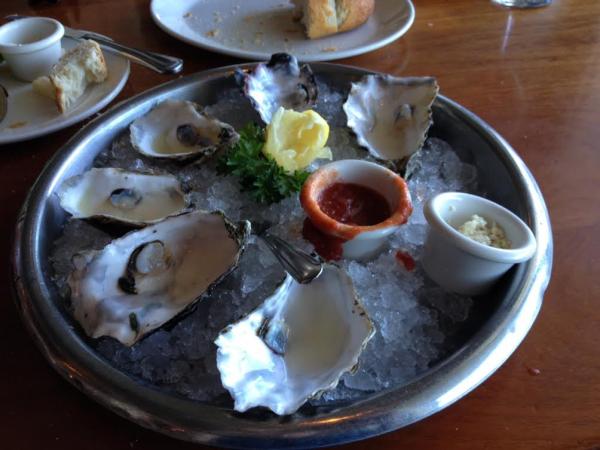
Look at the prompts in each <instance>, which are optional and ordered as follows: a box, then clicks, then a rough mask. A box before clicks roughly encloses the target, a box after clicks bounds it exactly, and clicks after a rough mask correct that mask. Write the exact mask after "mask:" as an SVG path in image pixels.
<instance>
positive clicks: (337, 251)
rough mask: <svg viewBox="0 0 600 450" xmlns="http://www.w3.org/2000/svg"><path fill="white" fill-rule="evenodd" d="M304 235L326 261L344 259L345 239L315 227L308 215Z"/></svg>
mask: <svg viewBox="0 0 600 450" xmlns="http://www.w3.org/2000/svg"><path fill="white" fill-rule="evenodd" d="M302 236H303V237H304V239H306V240H307V241H308V242H310V243H311V244H312V245H313V246H314V247H315V251H316V252H317V253H318V254H319V255H320V256H321V257H322V258H323V259H325V260H326V261H338V260H340V259H342V253H343V248H342V244H343V243H344V242H345V241H344V240H343V239H340V238H336V237H333V236H328V235H326V234H325V233H323V232H322V231H321V230H319V229H318V228H317V227H315V226H314V225H313V223H312V222H311V220H310V219H309V218H308V217H307V218H306V219H304V225H303V226H302Z"/></svg>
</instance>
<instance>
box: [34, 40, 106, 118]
mask: <svg viewBox="0 0 600 450" xmlns="http://www.w3.org/2000/svg"><path fill="white" fill-rule="evenodd" d="M107 76H108V69H107V67H106V62H105V61H104V55H103V54H102V50H101V49H100V46H99V45H98V43H97V42H94V41H92V40H84V41H82V42H81V43H80V44H79V45H77V47H74V48H72V49H71V50H69V51H68V52H67V53H65V54H64V55H63V56H62V57H61V58H60V60H59V61H58V63H57V64H56V65H55V66H54V67H53V68H52V71H51V72H50V75H48V76H44V77H39V78H37V79H36V80H34V81H33V90H34V91H36V92H37V93H39V94H41V95H45V96H47V97H50V98H53V99H54V100H55V102H56V106H57V107H58V110H59V111H60V112H61V113H64V112H66V111H67V110H68V109H69V108H70V107H71V106H72V105H73V104H74V103H75V101H76V100H77V99H78V98H79V97H81V95H82V94H83V93H84V91H85V89H86V87H87V86H88V85H89V84H91V83H101V82H103V81H104V80H106V78H107Z"/></svg>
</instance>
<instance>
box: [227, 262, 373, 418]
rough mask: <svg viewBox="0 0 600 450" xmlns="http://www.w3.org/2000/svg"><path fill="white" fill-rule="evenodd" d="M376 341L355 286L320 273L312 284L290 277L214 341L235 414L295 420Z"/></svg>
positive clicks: (327, 269)
mask: <svg viewBox="0 0 600 450" xmlns="http://www.w3.org/2000/svg"><path fill="white" fill-rule="evenodd" d="M373 334H374V328H373V324H372V323H371V320H370V319H369V317H368V316H367V313H366V312H365V310H364V309H363V307H362V306H361V305H360V302H359V300H358V298H357V297H356V293H355V291H354V288H353V285H352V280H351V279H350V277H349V276H348V275H347V274H346V273H345V272H344V271H343V270H342V269H340V268H339V267H337V266H334V265H329V264H327V265H325V266H324V269H323V273H322V274H321V275H320V276H319V277H318V278H316V279H315V280H313V281H312V282H311V283H310V284H299V283H297V282H296V281H294V280H293V279H292V277H291V276H289V275H288V276H287V277H286V279H285V280H284V282H283V284H282V285H281V286H280V287H279V288H277V290H276V291H275V293H273V294H272V295H271V296H270V297H269V298H267V299H266V300H265V302H264V303H263V304H262V305H261V306H259V307H258V308H257V309H256V310H254V311H253V312H252V313H250V314H249V315H248V316H247V317H245V318H244V319H242V320H240V321H239V322H237V323H235V324H232V325H229V326H228V327H226V328H225V329H224V330H223V331H222V332H221V333H220V334H219V336H218V337H217V339H216V340H215V344H216V345H217V347H218V350H217V367H218V369H219V372H220V374H221V382H222V384H223V386H224V387H225V388H226V389H227V390H228V391H229V393H230V394H231V396H232V397H233V399H234V401H235V410H236V411H241V412H243V411H246V410H247V409H249V408H252V407H255V406H265V407H267V408H269V409H271V410H272V411H273V412H275V413H276V414H280V415H284V414H292V413H293V412H295V411H296V410H297V409H298V408H299V407H300V406H302V404H303V403H304V402H305V401H306V400H307V399H309V398H310V397H314V396H317V395H319V394H320V393H321V392H322V391H325V390H327V389H331V388H334V387H335V386H336V385H337V384H338V381H339V379H340V377H341V376H342V375H343V374H344V373H345V372H347V371H353V370H355V368H356V366H357V364H358V358H359V355H360V353H361V352H362V350H363V349H364V347H365V346H366V344H367V342H368V341H369V339H370V338H371V337H372V336H373Z"/></svg>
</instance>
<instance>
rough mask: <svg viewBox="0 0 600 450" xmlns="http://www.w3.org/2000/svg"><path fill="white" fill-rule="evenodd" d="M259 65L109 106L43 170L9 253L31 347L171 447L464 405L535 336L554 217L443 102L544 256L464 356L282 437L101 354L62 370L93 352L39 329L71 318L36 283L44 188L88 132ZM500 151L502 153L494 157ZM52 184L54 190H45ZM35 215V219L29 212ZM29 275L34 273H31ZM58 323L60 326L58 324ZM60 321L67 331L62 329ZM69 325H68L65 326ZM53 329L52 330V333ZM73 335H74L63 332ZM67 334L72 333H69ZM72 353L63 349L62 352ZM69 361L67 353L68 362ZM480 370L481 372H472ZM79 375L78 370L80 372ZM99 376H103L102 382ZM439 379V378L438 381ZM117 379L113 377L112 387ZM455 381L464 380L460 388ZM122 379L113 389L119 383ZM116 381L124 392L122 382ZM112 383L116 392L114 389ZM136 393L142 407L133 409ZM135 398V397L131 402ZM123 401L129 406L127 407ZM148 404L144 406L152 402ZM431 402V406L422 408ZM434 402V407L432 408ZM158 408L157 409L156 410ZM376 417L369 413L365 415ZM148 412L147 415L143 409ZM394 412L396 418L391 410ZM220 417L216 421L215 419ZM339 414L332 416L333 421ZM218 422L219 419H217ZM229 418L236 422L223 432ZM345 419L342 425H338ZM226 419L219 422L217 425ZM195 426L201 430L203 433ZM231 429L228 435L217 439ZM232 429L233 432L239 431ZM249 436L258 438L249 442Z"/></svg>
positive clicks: (319, 437)
mask: <svg viewBox="0 0 600 450" xmlns="http://www.w3.org/2000/svg"><path fill="white" fill-rule="evenodd" d="M253 66H254V64H244V65H233V66H227V67H221V68H217V69H212V70H209V71H205V72H200V73H197V74H194V75H190V76H187V77H182V78H179V79H176V80H172V81H170V82H167V83H165V84H163V85H160V86H157V87H154V88H152V89H150V90H148V91H145V92H142V93H140V94H138V95H136V96H134V97H132V98H130V99H128V100H127V101H124V102H121V103H120V104H118V105H115V106H114V107H112V108H111V109H110V110H109V111H108V112H106V113H105V114H103V115H102V116H100V117H98V118H95V119H94V120H93V121H91V122H90V123H88V124H87V125H86V126H85V127H83V128H82V129H81V130H80V131H79V132H78V133H76V134H75V135H74V136H73V137H72V138H71V140H69V142H67V143H66V144H65V145H64V146H63V147H62V148H61V149H60V150H59V151H58V152H57V153H56V154H55V155H54V156H53V157H52V159H51V160H50V161H49V162H48V163H47V165H46V167H45V168H44V169H43V171H42V173H41V175H40V176H39V178H38V180H37V181H36V183H35V185H34V186H33V188H32V189H31V191H30V193H29V195H28V197H27V200H26V202H25V204H24V205H23V209H22V211H21V214H20V215H19V218H18V221H17V226H16V231H15V241H14V242H15V244H14V248H13V253H12V255H11V256H12V270H13V277H14V281H15V283H14V288H15V294H16V295H15V300H16V303H17V308H18V310H19V312H20V314H21V316H22V320H23V321H24V323H25V324H26V326H27V328H28V330H29V332H30V333H31V335H32V336H33V337H34V341H35V342H36V344H37V345H38V347H39V348H40V350H41V351H42V353H43V355H44V357H45V358H46V359H47V360H48V361H49V362H50V364H51V366H52V367H53V368H54V369H55V370H57V371H58V372H59V373H60V374H61V375H62V376H63V377H65V378H66V379H67V380H68V381H69V382H70V383H71V384H73V385H75V386H76V387H77V388H78V389H80V390H82V391H83V392H84V393H86V394H87V395H88V396H90V397H91V398H92V399H94V400H96V401H97V402H99V403H100V404H102V405H104V406H105V407H107V408H108V409H110V410H112V411H113V412H115V413H117V414H119V415H120V416H123V417H125V418H128V419H129V420H132V421H133V422H135V423H137V424H139V425H142V426H144V427H146V428H150V429H153V430H155V431H159V432H162V433H163V434H167V435H170V436H172V437H175V438H179V439H185V440H190V441H194V442H199V443H204V444H211V445H221V446H228V447H235V448H254V447H258V446H264V445H269V446H276V447H287V448H306V447H321V446H327V445H334V444H340V443H347V442H352V441H356V440H360V439H366V438H370V437H374V436H376V435H379V434H382V433H385V432H389V431H392V430H395V429H398V428H402V427H404V426H406V425H409V424H411V423H414V422H416V421H418V420H421V419H423V418H425V417H427V416H429V415H431V414H433V413H435V412H437V411H439V410H441V409H443V408H445V407H447V406H449V405H450V404H452V403H454V402H455V401H457V400H458V399H460V398H462V397H463V396H464V395H466V394H467V393H468V392H470V391H471V390H473V389H474V388H475V387H477V386H478V385H479V384H481V383H482V382H483V381H485V380H486V379H487V378H488V377H489V376H490V375H491V374H492V373H494V372H495V371H496V369H497V368H498V367H499V366H500V365H502V364H503V363H504V362H505V361H506V359H508V357H509V356H510V355H511V354H512V353H513V352H514V350H516V348H517V347H518V345H519V344H520V343H521V341H522V340H523V338H524V337H525V335H526V334H527V332H528V331H529V329H530V328H531V326H532V324H533V322H534V320H535V318H536V316H537V314H538V312H539V309H540V307H541V305H542V300H543V293H544V291H545V288H546V286H547V284H548V282H549V278H550V272H551V267H552V234H551V229H550V222H549V217H548V211H547V208H546V205H545V202H544V200H543V197H542V195H541V192H540V190H539V187H538V185H537V183H536V182H535V180H534V178H533V176H532V175H531V172H530V171H529V169H528V168H527V167H526V165H525V163H524V162H523V161H522V160H521V159H520V158H519V156H518V155H517V154H516V152H515V151H514V150H513V149H512V147H510V145H509V144H508V143H507V142H506V141H505V140H504V138H502V137H501V136H500V135H499V134H498V133H497V132H495V131H494V130H493V129H492V128H491V127H490V126H489V125H488V124H487V123H485V122H484V121H483V120H482V119H480V118H479V117H477V116H475V114H473V113H472V112H470V111H469V110H467V109H466V108H464V107H462V106H461V105H459V104H458V103H456V102H454V101H452V100H450V99H448V98H446V97H444V96H439V104H440V105H441V106H442V107H447V108H450V110H451V111H452V112H453V113H454V114H456V115H457V116H460V117H461V118H462V119H464V120H465V121H467V122H468V123H469V124H470V125H471V126H473V127H476V128H477V129H479V130H482V131H483V132H485V133H487V136H486V138H487V139H489V140H491V141H493V142H494V143H495V144H496V145H497V146H500V147H502V153H501V156H500V157H501V158H502V159H503V160H504V161H505V162H506V163H507V164H510V165H512V166H514V167H513V169H515V170H517V171H518V175H519V176H520V177H522V180H521V181H522V182H523V183H524V184H525V186H526V188H527V191H526V192H524V193H523V194H524V195H525V198H524V201H525V203H526V204H527V205H528V208H527V209H528V210H529V211H528V212H529V213H531V214H532V219H533V221H532V223H531V226H532V228H533V231H534V233H535V234H536V237H537V238H538V249H537V250H536V254H535V255H534V257H533V258H532V259H531V260H530V261H529V262H528V263H527V264H525V265H524V266H523V267H522V269H523V270H524V271H525V272H526V274H528V277H525V276H524V277H523V280H525V281H527V280H528V281H527V283H525V281H523V282H521V283H519V285H518V286H517V287H515V290H516V291H518V292H517V293H516V294H518V295H516V294H515V295H516V297H515V300H514V302H513V303H511V304H508V305H504V304H503V305H502V307H501V308H499V309H498V310H497V311H496V312H495V313H494V315H493V317H495V316H498V317H500V318H501V319H502V321H501V324H500V325H497V324H496V325H494V326H492V325H493V322H494V321H493V320H492V319H490V320H489V321H488V323H486V324H485V325H484V326H483V327H482V328H481V329H480V330H478V331H477V332H476V334H475V335H474V336H473V337H472V338H471V341H470V343H473V342H475V343H477V344H478V345H475V344H472V345H470V346H467V347H466V348H465V347H463V348H461V349H460V350H459V351H458V352H456V353H454V354H453V355H452V356H450V357H449V358H447V359H446V360H445V361H444V362H443V363H441V364H440V365H438V366H434V367H433V368H432V369H430V370H429V371H427V372H425V373H424V374H422V375H421V376H420V377H419V378H416V379H415V380H413V381H412V382H411V383H409V384H408V385H405V386H403V387H402V388H394V389H389V390H385V391H380V392H378V393H377V394H375V395H374V396H373V398H368V399H366V400H363V401H360V402H358V403H355V404H352V405H350V406H348V407H347V408H345V409H344V410H343V414H342V416H338V419H339V421H337V422H336V423H335V426H334V427H327V426H325V425H326V424H327V422H326V421H327V419H328V418H319V417H312V418H307V419H303V420H300V419H297V420H296V421H291V422H286V423H288V424H291V425H292V426H291V427H287V428H285V429H284V428H283V427H284V426H285V424H280V423H276V424H273V423H272V422H268V423H265V422H256V421H252V420H249V419H248V417H247V416H244V415H240V414H237V413H234V412H232V411H229V410H224V409H223V408H218V407H215V406H211V405H206V404H202V403H199V402H195V401H193V400H189V399H183V398H179V397H177V396H175V395H173V394H167V393H165V392H159V391H157V390H156V389H153V388H151V387H149V386H143V385H141V384H139V383H137V382H136V381H135V380H134V379H133V378H130V377H129V376H127V375H126V374H124V373H123V372H120V371H119V370H118V369H116V368H114V367H113V366H111V365H110V364H109V363H108V361H105V360H103V359H102V358H101V356H100V355H99V354H97V353H95V352H91V353H94V354H93V360H92V361H91V362H92V363H93V364H92V365H93V367H92V368H91V369H90V368H89V367H83V368H82V367H73V366H72V365H70V364H66V363H65V362H66V361H70V360H69V356H72V353H73V352H75V353H81V352H83V353H90V350H91V349H90V348H87V345H86V344H85V343H83V344H84V345H83V346H82V347H80V345H81V343H82V342H81V337H77V336H76V340H73V341H72V342H70V341H69V340H68V339H71V338H70V335H69V336H67V338H68V339H67V340H66V341H65V340H64V339H63V340H62V341H60V340H59V339H58V338H57V337H56V336H53V335H50V336H49V335H48V326H49V325H48V322H47V321H46V323H42V322H40V321H39V320H38V317H40V311H39V309H40V308H41V309H42V313H43V314H42V315H41V316H42V317H46V318H47V320H49V319H48V318H49V317H52V316H56V317H57V318H58V319H59V320H61V321H62V322H65V318H64V317H63V316H62V314H61V312H60V311H59V310H58V309H57V308H55V307H54V305H51V304H50V303H51V302H47V301H45V298H44V294H47V292H45V291H44V290H43V286H42V285H41V284H40V283H37V284H36V282H35V281H36V279H37V278H36V275H37V274H41V273H42V272H41V267H37V266H36V264H35V259H36V258H35V255H34V254H33V250H34V248H35V245H36V242H37V241H36V234H35V231H36V220H37V219H36V216H35V215H36V214H37V215H39V210H40V208H39V206H37V205H36V203H40V202H43V201H44V200H45V198H46V197H47V188H48V187H52V186H51V182H52V179H54V178H55V177H57V176H58V175H57V169H60V168H61V167H63V165H64V164H66V163H67V162H68V161H69V160H71V159H72V158H74V157H76V156H78V152H77V151H78V150H81V148H82V146H85V144H86V143H87V142H88V141H89V139H90V138H91V133H92V132H93V131H97V130H98V129H101V128H102V127H103V126H106V124H108V123H110V121H111V120H118V118H119V117H123V116H125V115H126V114H127V111H130V110H133V109H134V108H135V107H136V106H138V107H139V106H140V105H143V104H145V103H146V102H148V101H149V100H154V101H155V100H156V99H157V98H158V97H160V96H162V95H167V94H168V93H170V92H173V91H175V90H177V89H178V88H183V87H185V86H187V85H193V84H195V83H198V82H202V81H207V80H211V79H215V78H221V77H225V76H227V75H229V74H230V73H231V71H232V69H233V68H235V67H242V68H250V67H253ZM323 69H325V70H327V69H328V70H332V71H335V70H342V71H351V72H354V73H355V74H357V75H364V74H367V73H374V72H371V71H367V70H364V69H360V68H356V67H351V66H343V65H338V64H327V63H319V64H315V65H313V70H314V71H315V73H319V72H321V71H322V70H323ZM497 152H500V150H497ZM49 183H50V185H49V186H46V185H48V184H49ZM30 211H31V214H29V212H30ZM32 269H33V270H32ZM59 316H60V317H59ZM62 322H61V323H62ZM65 323H66V322H65ZM53 326H54V327H56V326H57V325H56V324H53ZM67 333H68V332H67ZM71 333H74V331H73V330H71ZM63 338H64V336H63ZM65 342H66V344H67V345H64V346H63V345H62V344H65ZM69 352H71V353H69ZM98 365H100V368H102V367H104V368H105V369H106V371H107V373H102V374H98V373H95V372H94V370H95V369H98V367H97V366H98ZM474 365H475V369H473V366H474ZM77 369H82V370H77ZM438 371H440V372H441V374H442V375H447V376H444V377H443V381H442V382H441V383H438V384H435V383H433V384H432V383H431V378H432V377H433V376H434V375H436V372H438ZM101 375H102V376H101ZM438 376H439V375H438ZM111 377H114V378H111ZM457 378H459V379H460V380H459V381H457ZM115 380H116V381H115ZM117 381H118V383H116V382H117ZM115 383H116V385H115ZM130 387H131V388H132V389H133V392H134V393H135V398H136V401H135V402H132V401H131V398H132V395H131V392H130V391H129V390H128V389H129V388H130ZM125 392H127V393H129V396H127V395H126V394H125ZM124 397H125V398H126V400H127V401H124ZM149 398H150V399H151V400H148V399H149ZM423 398H426V399H429V402H428V403H426V405H422V404H421V402H420V401H419V400H422V399H423ZM432 399H435V401H433V402H432V401H431V400H432ZM155 400H156V402H155V403H152V402H153V401H155ZM149 402H150V403H151V404H152V406H154V411H151V412H149V411H148V410H147V409H148V408H146V409H144V407H147V406H148V403H149ZM365 404H367V405H368V406H369V407H370V408H369V410H368V413H367V414H365V413H364V411H363V410H362V409H363V406H364V405H365ZM142 405H143V406H142ZM390 405H393V406H394V409H393V410H390V408H389V406H390ZM157 408H158V409H160V410H161V412H162V411H165V409H161V408H166V411H167V412H168V413H169V416H168V417H167V418H165V417H164V415H163V414H154V412H156V409H157ZM215 411H220V412H221V413H220V414H218V415H217V414H215ZM336 414H337V413H333V416H336ZM215 416H218V417H215ZM225 417H227V418H228V419H229V420H230V421H231V423H230V422H227V423H225V424H224V423H223V421H224V418H225ZM340 417H341V418H340ZM219 418H221V421H219ZM198 423H201V424H202V425H203V428H202V429H198ZM228 424H229V425H230V427H229V429H228V431H229V434H228V435H223V434H219V433H220V432H222V431H223V429H224V428H225V429H227V425H228ZM234 428H235V429H234ZM248 430H252V432H253V433H254V434H252V435H251V436H249V435H248V434H244V433H245V432H247V431H248Z"/></svg>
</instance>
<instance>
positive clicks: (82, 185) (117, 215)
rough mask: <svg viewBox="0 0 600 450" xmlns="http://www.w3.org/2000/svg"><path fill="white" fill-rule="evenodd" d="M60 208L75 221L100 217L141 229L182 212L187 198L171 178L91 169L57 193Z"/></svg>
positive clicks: (66, 183)
mask: <svg viewBox="0 0 600 450" xmlns="http://www.w3.org/2000/svg"><path fill="white" fill-rule="evenodd" d="M57 195H58V197H59V199H60V206H62V208H63V209H64V210H65V211H67V212H68V213H69V214H71V215H72V216H73V217H75V218H78V219H86V218H90V217H99V218H102V219H105V220H108V221H115V222H121V223H125V224H130V225H139V226H143V225H146V224H150V223H155V222H159V221H160V220H162V219H164V218H165V217H167V216H172V215H176V214H179V213H181V212H182V211H183V210H184V209H185V208H186V204H187V202H186V198H185V195H184V194H183V192H182V191H181V186H180V184H179V181H177V178H175V177H174V176H172V175H145V174H141V173H136V172H128V171H126V170H122V169H114V168H111V167H108V168H103V169H91V170H89V171H87V172H85V173H83V174H81V175H77V176H74V177H72V178H69V179H68V180H67V181H65V182H64V183H63V184H62V185H61V186H60V188H59V189H58V190H57Z"/></svg>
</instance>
